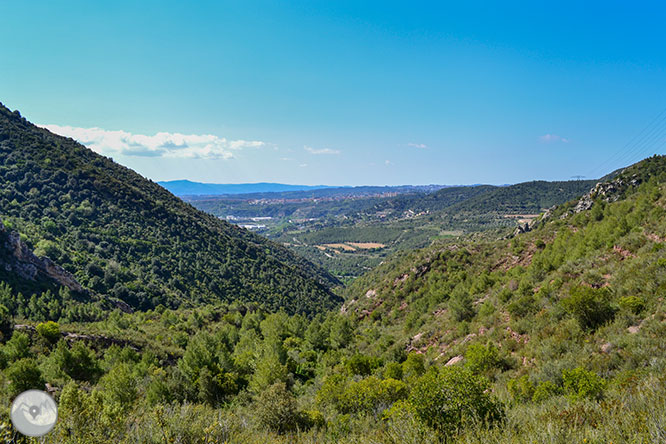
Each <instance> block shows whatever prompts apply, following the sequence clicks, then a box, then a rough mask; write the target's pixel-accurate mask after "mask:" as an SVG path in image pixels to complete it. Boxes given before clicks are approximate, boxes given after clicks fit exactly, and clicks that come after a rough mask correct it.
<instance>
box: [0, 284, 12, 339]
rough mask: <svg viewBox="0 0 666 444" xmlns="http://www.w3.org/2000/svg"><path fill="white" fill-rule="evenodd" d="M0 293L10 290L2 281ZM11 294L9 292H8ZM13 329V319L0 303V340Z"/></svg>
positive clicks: (5, 337)
mask: <svg viewBox="0 0 666 444" xmlns="http://www.w3.org/2000/svg"><path fill="white" fill-rule="evenodd" d="M0 285H1V286H2V287H0V293H5V292H10V291H11V290H9V287H8V286H7V285H6V284H5V283H4V282H3V283H0ZM10 294H11V293H10ZM13 330H14V320H13V319H12V317H11V314H10V313H9V309H8V308H7V307H5V306H4V305H2V304H0V341H2V342H4V341H6V340H7V339H9V338H10V337H11V335H12V332H13Z"/></svg>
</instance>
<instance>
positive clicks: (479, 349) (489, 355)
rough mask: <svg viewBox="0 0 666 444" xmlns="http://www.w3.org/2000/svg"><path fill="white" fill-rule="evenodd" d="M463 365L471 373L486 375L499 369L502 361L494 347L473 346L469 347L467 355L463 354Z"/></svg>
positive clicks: (490, 345)
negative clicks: (464, 364)
mask: <svg viewBox="0 0 666 444" xmlns="http://www.w3.org/2000/svg"><path fill="white" fill-rule="evenodd" d="M465 363H466V365H467V368H469V369H470V370H471V371H472V372H473V373H476V374H487V373H489V372H491V371H492V370H495V369H497V368H499V367H501V366H502V359H501V358H500V355H499V352H498V351H497V347H495V346H494V345H492V344H489V345H488V346H483V345H481V344H473V345H470V346H469V348H468V349H467V353H465Z"/></svg>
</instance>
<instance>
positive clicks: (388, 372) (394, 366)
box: [384, 362, 402, 380]
mask: <svg viewBox="0 0 666 444" xmlns="http://www.w3.org/2000/svg"><path fill="white" fill-rule="evenodd" d="M384 378H391V379H397V380H400V379H402V365H400V364H398V363H397V362H389V363H388V364H386V367H385V368H384Z"/></svg>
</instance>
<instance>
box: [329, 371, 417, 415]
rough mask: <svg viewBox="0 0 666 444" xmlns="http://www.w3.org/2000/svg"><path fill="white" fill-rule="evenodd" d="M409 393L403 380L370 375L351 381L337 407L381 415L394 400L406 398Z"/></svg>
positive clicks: (354, 411) (342, 409)
mask: <svg viewBox="0 0 666 444" xmlns="http://www.w3.org/2000/svg"><path fill="white" fill-rule="evenodd" d="M407 394H408V390H407V386H406V385H405V383H404V382H402V381H397V380H395V379H390V378H389V379H382V380H380V379H378V378H377V377H375V376H369V377H367V378H365V379H362V380H360V381H358V382H351V383H349V384H348V385H347V387H346V388H345V390H344V392H343V393H342V395H341V396H340V398H339V401H338V405H337V408H338V410H339V411H340V412H341V413H365V414H375V415H379V414H380V413H381V412H382V411H384V410H386V409H387V408H390V407H391V405H392V404H393V403H394V402H396V401H398V400H400V399H405V398H406V397H407Z"/></svg>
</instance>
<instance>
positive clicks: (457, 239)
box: [0, 108, 666, 444]
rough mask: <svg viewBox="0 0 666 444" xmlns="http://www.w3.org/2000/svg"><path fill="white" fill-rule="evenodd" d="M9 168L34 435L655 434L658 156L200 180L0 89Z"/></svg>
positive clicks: (9, 362) (3, 153) (660, 377)
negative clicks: (340, 177)
mask: <svg viewBox="0 0 666 444" xmlns="http://www.w3.org/2000/svg"><path fill="white" fill-rule="evenodd" d="M0 173H1V177H2V178H3V180H2V196H1V198H0V218H1V219H2V221H3V227H4V228H3V229H2V230H0V279H1V280H2V282H0V335H1V336H0V338H1V342H2V344H0V376H1V377H0V401H1V403H0V405H9V401H10V400H11V399H12V398H13V397H14V396H16V395H17V394H18V393H20V392H22V391H24V390H26V389H28V388H32V387H43V388H45V389H48V390H49V391H50V393H52V395H53V396H54V398H55V399H56V400H57V402H58V406H59V421H58V424H57V425H56V427H55V429H54V431H53V433H51V434H49V435H48V436H47V437H45V438H44V439H45V441H43V442H53V443H56V442H58V443H61V442H65V443H77V444H79V443H86V444H87V443H91V444H92V443H98V442H121V443H127V444H130V443H137V442H141V443H155V444H157V443H158V442H163V441H164V440H166V441H167V442H210V443H212V442H225V441H232V442H247V443H264V442H277V443H280V442H283V443H287V442H289V443H293V442H303V443H306V442H324V443H339V442H342V443H350V444H351V443H368V444H369V443H376V442H382V443H395V444H398V443H413V444H417V443H418V444H420V443H424V442H425V443H442V442H500V443H523V442H524V443H528V442H534V441H535V440H536V441H539V442H546V441H549V440H550V439H551V438H552V437H553V436H561V437H563V438H562V439H563V441H561V442H586V440H589V439H591V438H594V439H595V440H597V441H598V442H610V441H613V442H621V441H622V437H624V436H629V435H631V436H634V437H637V442H650V441H653V438H654V437H655V436H657V437H659V436H661V435H660V433H662V429H660V428H659V427H660V425H659V424H662V423H663V421H665V420H666V418H665V417H664V413H663V412H665V411H666V391H665V390H664V387H665V386H666V384H665V382H666V381H664V374H666V372H664V369H665V368H666V359H665V358H664V357H663V353H661V352H660V350H662V349H663V347H664V346H665V345H666V344H665V343H664V338H665V337H666V305H665V304H664V297H665V296H666V293H665V292H666V257H664V255H665V254H666V249H665V248H664V242H665V241H666V225H664V220H665V215H666V202H665V197H664V196H666V157H663V156H654V157H650V158H647V159H645V160H643V161H641V162H639V163H637V164H635V165H631V166H629V167H627V168H624V169H621V170H618V171H615V172H613V173H610V174H608V175H607V176H605V177H603V178H601V179H599V180H598V181H582V180H578V181H566V182H543V181H535V182H526V183H520V184H516V185H509V186H501V187H495V186H489V185H475V186H467V187H437V189H420V190H416V189H413V188H403V189H402V190H403V192H394V191H395V190H394V191H387V192H386V193H384V191H386V190H384V191H382V193H380V194H377V193H376V192H375V191H376V190H363V191H359V194H358V195H356V194H354V193H353V192H352V193H351V194H350V190H344V191H343V192H341V191H339V190H338V189H335V188H331V189H322V190H307V191H287V192H284V193H289V197H286V196H285V195H278V196H274V195H273V194H271V193H262V195H261V197H258V196H250V197H248V196H246V195H244V194H238V195H234V196H233V197H230V196H229V195H225V196H213V197H212V196H203V197H202V196H192V197H189V198H187V201H188V202H189V203H186V202H183V201H182V200H180V199H178V198H177V197H175V196H173V195H172V194H170V193H169V192H168V191H166V190H165V189H163V188H162V187H160V186H159V185H157V184H155V183H153V182H150V181H147V180H146V179H144V178H142V177H141V176H139V175H138V174H136V173H134V172H133V171H131V170H129V169H127V168H124V167H121V166H120V165H118V164H116V163H114V162H113V161H111V160H110V159H107V158H104V157H102V156H99V155H97V154H95V153H93V152H92V151H90V150H88V149H87V148H85V147H83V146H82V145H79V144H77V143H75V142H74V141H72V140H71V139H65V138H62V137H59V136H55V135H53V134H51V133H49V132H48V131H46V130H44V129H41V128H37V127H35V126H33V125H32V124H30V123H29V122H28V121H26V120H25V119H24V118H22V117H21V116H20V114H19V113H18V112H11V111H9V110H8V109H6V108H0ZM299 193H325V194H327V197H312V196H310V197H307V196H303V195H302V194H301V195H299ZM336 193H342V194H336ZM295 196H296V197H295ZM195 207H198V208H200V209H201V210H206V211H208V212H210V213H211V214H208V213H206V212H203V211H200V210H197V209H196V208H195ZM230 216H233V217H230ZM223 219H226V220H223ZM230 222H233V223H230ZM238 225H241V226H242V225H253V227H250V228H252V229H253V230H252V231H251V230H249V229H244V228H242V227H239V226H238ZM258 225H265V227H261V228H257V226H258ZM260 233H263V234H265V235H266V236H267V237H263V236H262V235H261V234H260ZM441 394H445V395H446V398H442V397H441ZM448 399H455V400H456V401H455V403H454V404H450V403H449V402H448V401H447V400H448ZM0 410H2V412H3V416H2V419H0V422H1V424H0V425H1V427H0V438H2V439H4V440H5V441H7V442H14V441H16V440H17V439H19V442H31V441H29V440H24V441H20V440H21V439H22V438H21V437H20V436H18V435H17V432H16V431H15V430H13V428H12V426H11V425H10V423H9V422H8V420H6V419H4V418H7V414H8V413H7V408H6V407H5V408H4V410H3V408H2V407H0ZM639 417H640V418H644V419H641V420H640V421H639V420H637V419H636V418H639ZM569 418H576V421H573V422H572V421H570V420H569Z"/></svg>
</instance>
